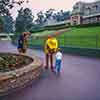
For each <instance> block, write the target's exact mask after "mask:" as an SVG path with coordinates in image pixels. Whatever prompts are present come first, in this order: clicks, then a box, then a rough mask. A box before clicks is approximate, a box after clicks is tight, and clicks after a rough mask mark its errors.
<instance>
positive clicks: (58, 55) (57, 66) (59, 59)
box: [55, 48, 62, 73]
mask: <svg viewBox="0 0 100 100" xmlns="http://www.w3.org/2000/svg"><path fill="white" fill-rule="evenodd" d="M55 59H56V62H55V70H56V72H57V73H60V69H61V62H62V51H61V49H60V48H58V49H57V53H56V55H55Z"/></svg>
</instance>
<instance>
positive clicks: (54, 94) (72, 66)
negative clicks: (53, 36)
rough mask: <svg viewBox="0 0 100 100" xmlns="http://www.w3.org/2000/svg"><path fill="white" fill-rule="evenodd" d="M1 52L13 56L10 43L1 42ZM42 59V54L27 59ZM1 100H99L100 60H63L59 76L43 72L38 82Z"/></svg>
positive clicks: (13, 50) (32, 51)
mask: <svg viewBox="0 0 100 100" xmlns="http://www.w3.org/2000/svg"><path fill="white" fill-rule="evenodd" d="M0 52H16V47H14V46H13V45H11V43H10V42H6V41H0ZM34 54H35V55H37V56H39V57H41V58H44V54H43V52H42V51H37V50H30V49H29V50H28V55H31V56H33V55H34ZM0 100H100V59H95V58H88V57H82V56H72V55H67V54H65V55H64V56H63V69H62V72H61V76H59V77H57V76H55V74H54V73H52V72H51V71H45V72H44V73H43V75H42V77H41V79H40V80H39V81H37V82H36V83H33V84H32V85H30V86H28V87H26V88H24V89H23V90H20V91H17V92H15V93H12V94H10V95H8V96H5V97H2V98H0Z"/></svg>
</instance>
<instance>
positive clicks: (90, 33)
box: [29, 26, 100, 48]
mask: <svg viewBox="0 0 100 100" xmlns="http://www.w3.org/2000/svg"><path fill="white" fill-rule="evenodd" d="M53 32H54V31H44V32H39V33H37V34H41V35H42V34H45V35H47V34H51V33H53ZM57 39H58V41H59V45H60V46H76V47H88V48H96V47H98V48H100V26H97V27H88V28H71V30H70V31H68V32H63V33H62V34H61V35H60V36H57ZM44 41H45V38H36V39H30V41H29V44H31V45H43V44H44Z"/></svg>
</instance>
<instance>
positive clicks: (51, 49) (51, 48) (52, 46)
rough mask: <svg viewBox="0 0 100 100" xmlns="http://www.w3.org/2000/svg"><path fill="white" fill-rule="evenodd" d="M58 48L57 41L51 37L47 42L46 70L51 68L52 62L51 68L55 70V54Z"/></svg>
mask: <svg viewBox="0 0 100 100" xmlns="http://www.w3.org/2000/svg"><path fill="white" fill-rule="evenodd" d="M57 48H58V41H57V39H56V38H54V37H53V36H50V35H49V36H48V38H47V40H46V42H45V61H46V66H45V68H46V69H48V68H49V61H50V67H51V69H52V70H53V54H54V53H55V52H56V50H57Z"/></svg>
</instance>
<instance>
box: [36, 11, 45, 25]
mask: <svg viewBox="0 0 100 100" xmlns="http://www.w3.org/2000/svg"><path fill="white" fill-rule="evenodd" d="M35 22H36V23H37V24H39V25H43V24H44V22H45V16H44V14H43V12H42V11H40V12H38V13H37V19H36V20H35Z"/></svg>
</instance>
